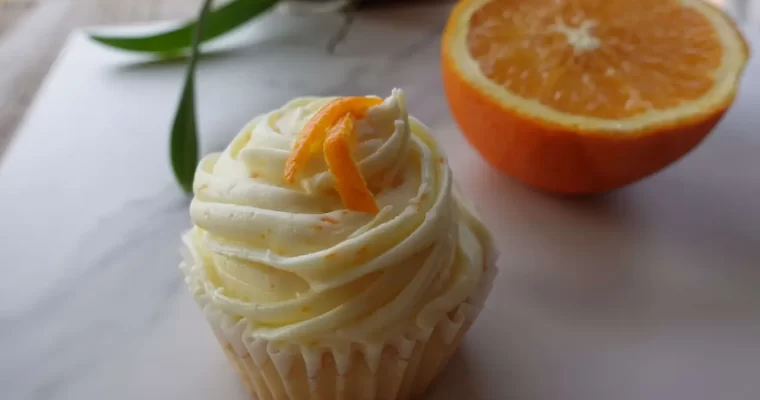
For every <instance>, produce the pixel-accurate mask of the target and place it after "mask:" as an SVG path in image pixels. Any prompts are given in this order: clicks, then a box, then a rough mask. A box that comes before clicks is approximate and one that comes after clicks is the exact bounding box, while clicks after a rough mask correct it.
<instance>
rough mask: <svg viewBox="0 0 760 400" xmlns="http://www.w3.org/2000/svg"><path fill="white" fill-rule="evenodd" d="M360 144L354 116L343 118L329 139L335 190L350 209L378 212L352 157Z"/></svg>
mask: <svg viewBox="0 0 760 400" xmlns="http://www.w3.org/2000/svg"><path fill="white" fill-rule="evenodd" d="M355 144H356V134H355V132H354V120H353V118H352V117H351V115H350V114H346V115H345V116H343V117H342V118H341V119H340V120H339V121H338V123H337V124H335V126H333V127H332V128H331V129H330V132H329V133H328V134H327V139H325V146H324V147H325V148H324V151H325V160H326V161H327V167H328V168H329V169H330V172H331V173H332V174H333V176H334V177H335V189H336V190H337V191H338V194H339V195H340V198H341V200H343V204H344V205H345V206H346V208H348V209H349V210H354V211H361V212H368V213H376V212H378V208H377V204H376V203H375V197H374V196H373V195H372V192H371V191H370V190H369V189H368V188H367V182H366V181H365V180H364V177H363V176H362V174H361V172H360V171H359V168H358V166H357V165H356V161H354V159H353V156H352V155H351V153H352V149H353V147H354V146H355Z"/></svg>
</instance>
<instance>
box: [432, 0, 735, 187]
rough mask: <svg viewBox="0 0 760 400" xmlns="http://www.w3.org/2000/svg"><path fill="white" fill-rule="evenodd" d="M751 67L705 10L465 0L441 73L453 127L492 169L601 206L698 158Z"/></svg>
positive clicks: (730, 32) (575, 0)
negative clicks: (601, 197) (588, 196)
mask: <svg viewBox="0 0 760 400" xmlns="http://www.w3.org/2000/svg"><path fill="white" fill-rule="evenodd" d="M748 56H749V49H748V47H747V44H746V42H745V40H744V38H743V37H742V35H741V33H740V32H739V31H738V29H737V28H736V25H735V24H734V23H733V22H732V21H731V20H730V19H729V18H728V17H727V16H726V15H725V14H724V13H723V12H722V11H720V10H719V9H717V8H715V7H714V6H712V5H710V4H708V3H705V2H703V1H701V0H635V1H631V0H529V1H526V0H461V1H460V2H459V3H458V4H457V6H456V7H455V8H454V11H453V12H452V14H451V16H450V19H449V22H448V25H447V26H446V30H445V33H444V36H443V40H442V57H441V64H442V69H443V81H444V87H445V91H446V97H447V98H448V101H449V105H450V107H451V111H452V114H453V116H454V118H455V120H456V121H457V123H458V124H459V126H460V128H461V129H462V131H463V132H464V134H465V136H466V137H467V138H468V140H469V141H470V143H471V144H472V145H473V146H474V147H475V148H476V149H477V150H478V151H479V152H480V153H481V154H482V155H483V157H484V158H485V159H486V160H488V161H489V162H490V163H491V164H492V165H494V166H495V167H496V168H498V169H500V170H501V171H503V172H505V173H507V174H508V175H510V176H512V177H514V178H515V179H517V180H519V181H521V182H523V183H525V184H528V185H530V186H534V187H537V188H540V189H544V190H548V191H553V192H562V193H595V192H603V191H608V190H612V189H616V188H619V187H622V186H624V185H627V184H629V183H632V182H635V181H637V180H639V179H641V178H643V177H646V176H648V175H650V174H652V173H655V172H657V171H659V170H661V169H662V168H664V167H666V166H668V165H669V164H671V163H673V162H674V161H676V160H677V159H679V158H680V157H682V156H683V155H685V154H686V153H688V152H689V151H690V150H692V149H693V148H694V147H695V146H696V145H697V144H699V143H700V142H701V141H702V139H703V138H704V137H705V136H706V135H707V134H708V133H709V132H710V131H711V130H712V128H713V127H714V126H715V125H716V124H717V122H718V121H719V120H720V119H721V117H722V116H723V114H724V113H725V111H726V110H727V109H728V108H729V106H730V105H731V104H732V102H733V99H734V97H735V93H736V90H737V86H738V82H739V80H740V77H741V75H742V72H743V70H744V67H745V65H746V63H747V59H748Z"/></svg>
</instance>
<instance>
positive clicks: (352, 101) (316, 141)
mask: <svg viewBox="0 0 760 400" xmlns="http://www.w3.org/2000/svg"><path fill="white" fill-rule="evenodd" d="M380 103H382V100H381V99H378V98H372V97H341V98H338V99H335V100H333V101H331V102H329V103H327V105H325V106H324V107H322V109H321V110H319V112H317V113H316V114H315V115H314V116H313V117H312V118H311V120H309V122H308V123H307V124H306V126H304V128H303V131H301V136H300V137H299V138H298V141H296V144H295V146H294V147H293V152H292V153H291V155H290V157H289V158H288V160H287V162H286V163H285V181H286V182H288V183H293V181H295V178H296V174H297V173H298V171H299V169H300V168H302V167H303V166H304V164H306V163H307V162H308V161H309V157H311V155H312V154H314V153H317V152H318V151H319V150H320V149H321V148H322V145H323V143H324V141H325V137H326V135H327V131H328V130H329V129H330V128H331V127H332V126H333V125H335V123H336V122H337V121H338V120H339V119H340V118H342V117H343V116H345V115H346V114H349V115H351V116H353V117H354V118H364V116H365V115H366V113H367V109H369V108H370V107H372V106H375V105H378V104H380Z"/></svg>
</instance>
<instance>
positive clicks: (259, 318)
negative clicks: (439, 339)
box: [185, 90, 492, 343]
mask: <svg viewBox="0 0 760 400" xmlns="http://www.w3.org/2000/svg"><path fill="white" fill-rule="evenodd" d="M330 100H332V99H330V98H314V97H303V98H298V99H295V100H293V101H291V102H289V103H287V104H286V105H285V106H283V107H282V108H280V109H278V110H275V111H272V112H270V113H268V114H265V115H262V116H259V117H257V118H255V119H254V120H253V121H252V122H251V123H250V124H249V125H248V126H246V127H245V128H244V129H243V130H242V131H241V132H240V133H239V134H238V135H237V137H236V138H235V139H234V140H233V141H232V143H231V144H230V145H229V146H228V147H227V149H226V150H224V151H223V152H222V153H216V154H211V155H209V156H207V157H205V158H204V159H203V160H202V161H201V162H200V164H199V167H198V170H197V172H196V177H195V183H194V192H195V197H194V199H193V202H192V204H191V207H190V212H191V216H192V220H193V222H194V224H195V227H194V228H193V229H192V230H191V231H190V232H189V233H188V234H187V235H186V236H185V243H186V244H187V246H188V248H190V251H191V252H192V253H193V258H194V259H195V260H196V262H197V263H198V264H199V267H198V268H194V269H192V271H189V272H188V273H189V276H188V281H189V283H191V287H194V288H195V290H198V291H202V292H203V294H204V296H206V297H207V298H208V299H209V301H210V303H211V304H212V305H213V306H214V307H216V308H218V309H219V310H222V311H224V312H225V313H227V314H228V315H232V316H235V317H240V318H241V319H243V318H244V319H245V320H246V321H248V323H249V324H250V326H249V327H248V331H249V332H251V335H253V336H254V337H257V338H260V339H264V340H271V341H287V342H293V343H315V342H322V341H327V342H334V341H345V340H352V341H360V342H364V343H371V342H382V341H384V340H387V339H388V338H392V337H397V336H398V335H399V334H405V333H406V331H408V329H409V327H414V328H415V329H420V330H423V331H424V330H430V329H432V328H433V326H435V324H437V323H438V322H439V321H440V320H441V318H442V317H443V316H444V315H445V314H446V313H448V312H451V311H452V310H455V309H456V308H457V307H458V306H459V305H460V304H461V303H463V302H464V301H465V299H467V297H468V296H470V295H472V294H473V293H474V292H475V289H476V287H477V285H478V283H479V281H480V280H481V279H482V276H483V271H484V268H486V266H487V265H488V263H489V262H492V260H487V258H488V252H490V251H491V249H492V244H491V238H490V235H489V233H488V231H487V230H486V229H485V227H484V226H483V224H482V223H481V222H480V220H479V219H478V218H477V216H476V214H475V212H474V210H473V208H472V207H471V206H470V205H469V203H467V202H465V201H463V199H462V198H461V196H460V195H459V193H458V190H456V189H455V188H454V185H453V184H452V177H451V171H450V169H449V167H448V163H447V162H446V159H445V158H444V156H443V155H442V153H441V150H440V149H439V148H438V145H437V144H436V142H435V140H434V139H433V137H432V136H431V134H430V133H429V131H428V129H427V128H426V127H425V126H424V125H422V124H421V123H420V122H418V121H417V120H415V119H414V118H412V117H409V116H408V114H407V109H406V104H405V101H404V96H403V92H402V91H400V90H394V91H393V93H392V95H391V96H390V97H388V98H387V99H385V100H384V101H383V103H382V104H380V105H378V106H375V107H372V108H371V109H370V110H369V112H368V113H367V116H366V118H364V119H362V120H359V121H357V123H356V129H357V136H358V143H357V146H356V148H355V151H354V157H355V159H356V160H357V161H358V165H359V169H360V171H361V173H362V175H363V176H364V177H365V178H366V180H367V181H368V182H369V186H370V188H371V189H372V190H373V192H374V194H375V198H376V202H377V205H378V207H379V208H380V212H379V213H377V214H369V213H361V212H355V211H350V210H347V209H345V207H344V206H343V204H342V202H341V200H340V197H339V196H338V195H337V194H336V193H335V190H334V188H333V187H334V179H333V176H332V175H331V173H330V172H329V171H328V170H327V168H326V163H325V161H324V159H323V157H314V160H312V161H310V163H309V164H308V165H307V166H306V168H305V169H304V171H303V172H302V173H301V174H300V176H299V178H300V180H299V181H298V182H296V184H288V183H286V182H285V179H284V175H283V171H284V169H285V162H286V160H287V158H288V157H289V155H290V153H291V150H292V148H293V145H294V143H295V141H296V139H297V137H298V135H299V133H300V131H301V129H302V128H303V126H304V125H305V124H306V122H307V121H308V120H309V119H310V118H311V116H312V115H314V114H315V113H316V112H317V111H318V110H319V109H320V108H322V107H323V106H324V105H325V104H326V103H327V102H329V101H330Z"/></svg>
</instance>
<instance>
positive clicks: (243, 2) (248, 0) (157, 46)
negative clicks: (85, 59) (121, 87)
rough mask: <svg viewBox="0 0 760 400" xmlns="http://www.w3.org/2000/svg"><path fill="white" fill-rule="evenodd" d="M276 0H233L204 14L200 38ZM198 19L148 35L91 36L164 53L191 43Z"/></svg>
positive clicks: (234, 25) (232, 25) (218, 32)
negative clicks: (204, 19)
mask: <svg viewBox="0 0 760 400" xmlns="http://www.w3.org/2000/svg"><path fill="white" fill-rule="evenodd" d="M278 1H279V0H234V1H231V2H229V3H227V4H225V5H223V6H221V7H219V8H217V9H215V10H214V11H211V12H210V13H208V15H207V16H206V21H205V27H204V29H203V31H204V32H203V36H201V38H202V39H201V42H205V41H207V40H211V39H213V38H215V37H217V36H220V35H223V34H225V33H227V32H229V31H231V30H233V29H235V28H237V27H239V26H240V25H243V24H244V23H246V22H248V21H249V20H251V19H253V18H254V17H256V16H258V15H259V14H261V13H263V12H264V11H266V10H268V9H270V8H271V7H272V6H274V5H275V4H276V3H277V2H278ZM199 23H200V21H196V22H188V23H186V24H185V25H182V26H180V27H179V28H177V29H174V30H171V31H168V32H164V33H159V34H155V35H149V36H139V37H121V36H108V35H95V34H92V35H90V37H91V38H92V39H93V40H95V41H97V42H99V43H102V44H105V45H107V46H111V47H116V48H118V49H122V50H128V51H137V52H145V53H166V52H176V51H181V50H186V49H188V48H190V46H191V44H192V43H193V32H195V31H196V27H197V25H198V24H199Z"/></svg>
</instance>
